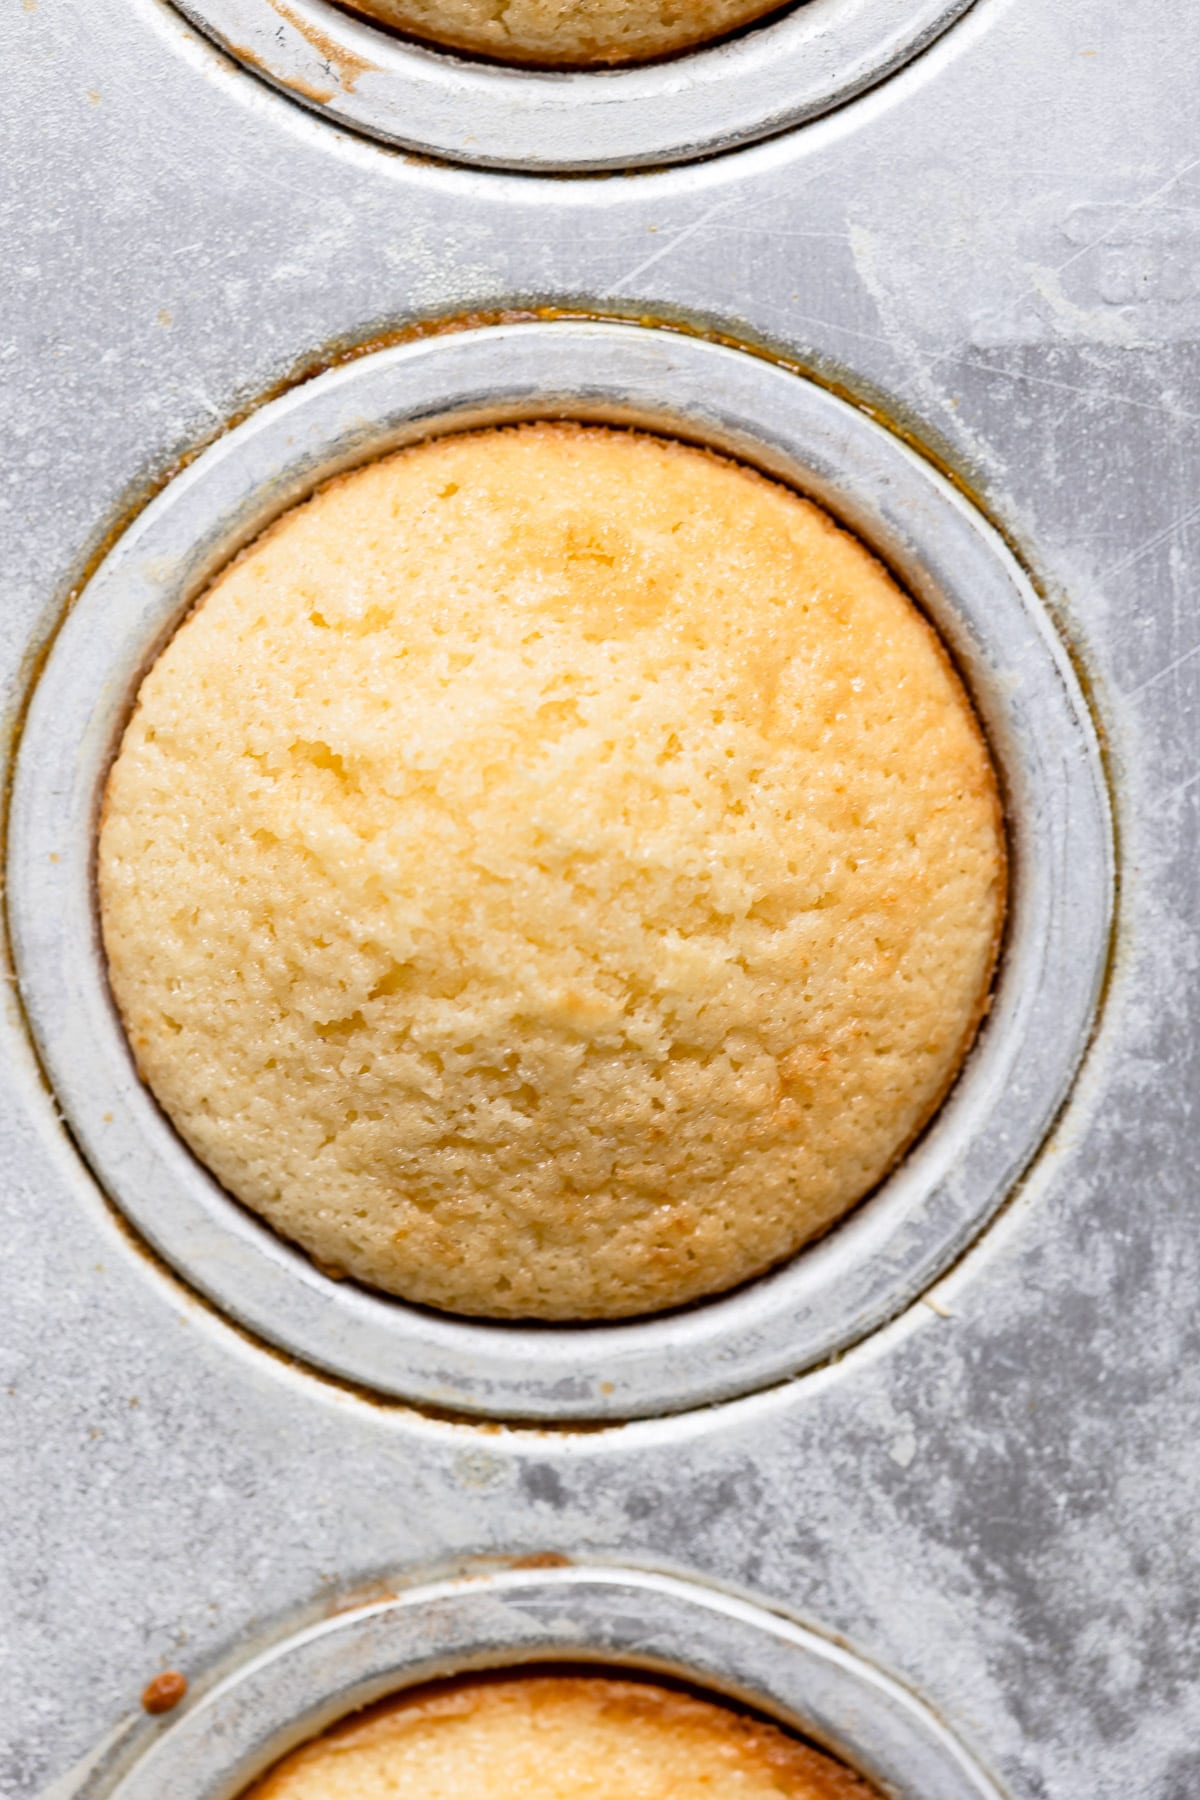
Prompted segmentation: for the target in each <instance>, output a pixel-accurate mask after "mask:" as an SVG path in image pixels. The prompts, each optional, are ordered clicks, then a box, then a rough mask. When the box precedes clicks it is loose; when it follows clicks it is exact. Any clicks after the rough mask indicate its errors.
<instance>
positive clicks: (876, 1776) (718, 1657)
mask: <svg viewBox="0 0 1200 1800" xmlns="http://www.w3.org/2000/svg"><path fill="white" fill-rule="evenodd" d="M554 1661H557V1662H594V1663H595V1664H597V1665H598V1667H605V1666H606V1667H608V1668H610V1669H618V1670H619V1669H620V1668H622V1667H624V1668H627V1669H630V1668H632V1669H637V1670H641V1671H646V1672H648V1673H657V1674H662V1675H667V1676H671V1677H674V1678H676V1679H682V1680H684V1681H687V1682H689V1683H690V1684H692V1685H693V1686H695V1687H698V1688H701V1689H703V1690H707V1691H708V1692H711V1693H712V1694H714V1695H715V1696H718V1697H722V1698H725V1699H728V1700H731V1701H733V1702H735V1703H738V1702H740V1703H741V1704H743V1705H748V1706H752V1707H754V1708H756V1709H757V1710H759V1711H761V1712H764V1713H766V1714H768V1715H770V1716H772V1717H774V1718H776V1719H777V1720H778V1721H779V1722H780V1723H781V1724H783V1725H784V1726H785V1727H787V1728H789V1729H791V1730H793V1731H795V1732H797V1733H798V1734H799V1735H801V1736H803V1737H806V1738H808V1739H810V1740H811V1741H812V1742H814V1743H816V1744H818V1745H819V1746H820V1747H821V1748H822V1749H824V1750H826V1751H828V1752H829V1753H830V1754H831V1755H833V1756H836V1757H838V1758H839V1759H840V1760H841V1761H843V1762H844V1763H846V1764H848V1765H849V1766H850V1767H851V1768H853V1769H856V1770H858V1771H859V1772H860V1773H861V1774H863V1775H864V1776H866V1777H867V1778H868V1779H869V1780H871V1781H873V1782H875V1783H876V1784H877V1785H878V1786H879V1787H880V1789H881V1790H882V1792H883V1793H884V1794H895V1795H897V1796H898V1795H900V1794H920V1795H921V1797H922V1800H1002V1797H1001V1794H1000V1790H999V1789H998V1788H997V1787H996V1786H995V1785H994V1783H993V1782H992V1780H991V1779H990V1778H989V1777H988V1776H987V1775H986V1774H985V1773H984V1772H983V1770H982V1769H981V1768H980V1767H979V1765H978V1763H977V1762H976V1761H975V1760H974V1758H973V1757H972V1756H970V1754H969V1753H968V1752H967V1751H966V1750H965V1749H964V1748H963V1746H962V1745H961V1744H960V1743H959V1742H958V1741H957V1739H956V1738H955V1737H954V1736H953V1735H952V1734H951V1732H950V1731H949V1730H948V1729H947V1727H946V1726H945V1725H943V1724H942V1723H941V1721H940V1720H939V1719H938V1718H937V1717H936V1716H935V1715H934V1714H933V1713H932V1712H931V1711H930V1710H929V1708H928V1707H927V1706H925V1705H924V1703H923V1702H922V1701H920V1700H918V1699H917V1698H916V1697H915V1696H914V1695H913V1694H911V1693H910V1692H909V1691H908V1690H907V1689H906V1688H904V1687H903V1686H902V1685H901V1684H900V1683H899V1682H898V1681H896V1680H895V1679H894V1678H892V1677H891V1676H889V1675H886V1674H884V1673H883V1672H882V1671H881V1670H878V1669H876V1668H874V1667H872V1666H871V1665H870V1664H869V1663H867V1662H865V1661H863V1660H862V1659H861V1658H860V1657H858V1656H857V1655H855V1654H854V1653H853V1652H852V1651H851V1650H849V1649H847V1648H845V1647H843V1646H842V1645H841V1644H839V1643H837V1642H835V1641H833V1640H832V1639H830V1638H828V1637H826V1636H824V1635H822V1634H821V1633H820V1632H818V1631H816V1630H814V1629H812V1628H811V1627H808V1626H804V1625H800V1624H796V1623H793V1622H791V1621H790V1620H788V1619H785V1618H783V1617H781V1616H780V1615H779V1614H777V1613H773V1612H767V1611H766V1610H765V1609H763V1608H762V1607H759V1606H756V1605H753V1604H751V1603H749V1602H747V1601H743V1600H739V1599H735V1598H732V1597H731V1596H727V1595H725V1594H723V1593H721V1592H719V1591H718V1590H716V1589H710V1588H706V1587H702V1586H701V1585H700V1584H699V1583H698V1582H694V1581H688V1580H683V1579H680V1578H679V1577H676V1576H667V1575H659V1574H657V1573H654V1572H650V1571H641V1570H624V1569H617V1568H607V1567H603V1566H599V1567H586V1566H571V1567H566V1568H561V1569H546V1570H539V1571H537V1572H536V1573H534V1572H527V1571H522V1570H506V1571H501V1572H498V1573H490V1574H484V1575H478V1576H473V1577H468V1578H466V1579H462V1580H457V1581H438V1582H431V1583H429V1584H427V1585H426V1584H423V1585H421V1586H419V1587H412V1588H408V1589H407V1590H405V1591H404V1592H402V1593H400V1594H398V1595H394V1596H392V1597H390V1598H388V1599H386V1600H383V1601H379V1602H377V1603H375V1604H373V1605H366V1606H363V1607H359V1608H356V1609H354V1610H353V1611H350V1612H345V1613H341V1614H339V1615H338V1616H337V1617H336V1618H334V1619H332V1620H329V1621H327V1622H324V1623H322V1624H319V1625H315V1626H311V1627H309V1628H308V1629H307V1630H303V1631H300V1632H298V1633H297V1634H296V1635H295V1636H293V1637H290V1638H287V1639H285V1640H284V1641H283V1642H281V1643H279V1644H276V1645H274V1646H273V1647H272V1648H271V1649H269V1650H267V1651H265V1652H264V1653H263V1654H262V1655H260V1656H258V1657H256V1658H254V1659H252V1660H251V1661H250V1662H248V1663H247V1664H245V1665H244V1666H243V1667H242V1668H240V1669H238V1670H236V1671H235V1672H234V1673H233V1674H232V1675H230V1676H228V1677H226V1679H224V1680H223V1681H220V1682H219V1683H218V1684H217V1685H216V1686H214V1687H213V1688H211V1689H209V1690H208V1692H206V1693H204V1694H202V1695H201V1696H200V1697H199V1698H198V1699H197V1700H196V1701H194V1702H193V1703H191V1704H190V1705H189V1706H188V1707H187V1709H186V1710H185V1711H183V1712H181V1714H180V1715H179V1716H178V1718H175V1719H172V1721H171V1723H170V1724H169V1725H168V1726H167V1727H166V1729H165V1730H164V1729H159V1730H158V1731H153V1730H152V1728H145V1729H144V1730H143V1732H142V1734H141V1739H140V1744H134V1745H126V1746H125V1747H124V1754H122V1755H121V1756H120V1757H119V1764H120V1769H121V1772H120V1773H118V1774H116V1775H115V1777H114V1774H113V1772H112V1762H111V1760H110V1761H108V1762H107V1764H102V1765H101V1769H100V1770H98V1771H97V1772H96V1775H95V1777H94V1778H93V1779H90V1780H86V1779H85V1780H84V1782H83V1783H82V1784H81V1785H80V1786H79V1787H78V1788H77V1789H76V1790H75V1792H74V1795H73V1800H161V1796H162V1795H163V1794H170V1795H171V1797H172V1800H238V1797H239V1796H240V1795H242V1794H243V1793H244V1791H245V1789H246V1787H247V1786H248V1785H249V1783H250V1782H252V1781H253V1780H255V1779H256V1778H257V1777H258V1776H260V1775H262V1774H264V1773H265V1772H266V1771H267V1770H268V1769H269V1768H270V1767H271V1766H272V1764H273V1763H275V1762H276V1761H278V1759H279V1758H280V1757H282V1756H285V1755H286V1754H287V1752H288V1751H289V1750H291V1749H294V1748H296V1747H297V1746H298V1745H299V1744H302V1743H304V1742H306V1741H307V1740H308V1739H310V1738H312V1737H315V1736H316V1735H318V1734H319V1733H320V1732H321V1731H323V1730H326V1729H327V1728H328V1727H329V1726H330V1725H332V1724H334V1723H335V1722H336V1721H337V1720H338V1719H340V1718H344V1717H345V1716H346V1715H347V1714H349V1713H352V1712H355V1711H357V1710H359V1709H360V1708H361V1707H364V1706H368V1705H371V1704H372V1703H374V1702H375V1701H378V1700H382V1699H385V1698H387V1697H388V1696H389V1695H392V1694H396V1693H399V1692H402V1691H403V1690H404V1689H405V1688H408V1687H415V1686H417V1685H419V1684H421V1683H424V1682H427V1681H431V1680H437V1679H441V1678H444V1677H446V1676H453V1675H458V1674H466V1673H470V1672H473V1671H480V1670H485V1669H500V1668H519V1667H520V1666H521V1665H523V1664H530V1663H538V1662H541V1663H545V1662H554ZM130 1752H132V1757H133V1760H132V1763H131V1761H130Z"/></svg>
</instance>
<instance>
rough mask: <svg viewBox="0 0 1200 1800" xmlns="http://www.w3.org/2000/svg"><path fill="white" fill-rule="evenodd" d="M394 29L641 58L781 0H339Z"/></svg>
mask: <svg viewBox="0 0 1200 1800" xmlns="http://www.w3.org/2000/svg"><path fill="white" fill-rule="evenodd" d="M345 3H346V4H348V5H349V6H350V7H351V9H352V10H353V11H355V12H360V13H365V14H367V15H368V16H370V17H371V18H374V19H377V20H379V21H381V22H382V23H383V24H385V25H390V26H391V27H392V28H393V30H396V31H402V32H405V33H408V34H409V35H411V36H415V37H418V38H423V39H426V40H427V41H429V42H431V43H434V44H442V45H444V46H446V47H447V48H449V49H452V50H465V51H467V52H469V53H473V54H475V55H477V56H487V57H495V58H498V59H499V60H501V61H504V62H517V63H534V64H540V65H542V66H546V67H553V66H555V65H559V66H564V67H572V68H579V67H586V66H587V65H588V64H601V65H604V64H615V63H630V62H644V61H646V60H648V59H650V58H653V57H656V56H667V55H669V54H671V53H672V52H674V51H680V50H689V49H691V48H693V47H694V46H696V45H699V44H704V43H708V42H710V41H711V40H712V39H713V38H718V37H723V36H724V35H725V33H726V32H730V31H734V30H736V29H737V28H738V27H739V26H742V25H748V24H750V23H751V22H752V21H753V20H755V19H760V18H762V17H763V16H764V15H765V14H767V13H770V12H774V11H775V10H776V9H777V8H778V7H779V4H780V0H345Z"/></svg>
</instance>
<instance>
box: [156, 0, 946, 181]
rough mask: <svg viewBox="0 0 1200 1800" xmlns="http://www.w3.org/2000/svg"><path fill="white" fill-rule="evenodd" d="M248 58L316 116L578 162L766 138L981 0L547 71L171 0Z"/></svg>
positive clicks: (865, 9) (293, 13)
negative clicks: (614, 64)
mask: <svg viewBox="0 0 1200 1800" xmlns="http://www.w3.org/2000/svg"><path fill="white" fill-rule="evenodd" d="M175 4H176V6H177V7H178V9H179V10H180V11H181V12H182V13H183V14H184V15H185V16H186V17H187V19H188V20H190V22H191V23H192V24H193V25H195V26H196V27H197V28H198V29H199V30H200V31H202V32H204V33H205V35H206V36H208V37H209V38H211V39H213V40H214V41H215V42H216V43H217V44H218V45H219V46H220V47H221V48H222V49H223V50H224V51H225V52H226V53H227V54H228V55H229V56H231V57H233V58H234V60H235V61H236V62H239V63H240V64H241V65H242V67H243V68H245V69H248V70H250V71H251V72H252V73H254V74H256V75H259V76H262V77H264V78H265V79H266V80H267V81H268V82H270V83H271V84H272V85H273V86H275V87H277V88H280V89H282V90H283V92H285V93H286V94H288V95H290V97H291V98H292V99H294V100H298V101H299V102H301V104H303V105H304V106H306V107H308V108H309V109H310V110H311V111H313V112H315V113H317V114H318V115H319V116H320V117H323V118H325V119H328V120H329V121H330V122H331V123H333V124H336V125H338V126H349V127H351V128H352V129H353V130H355V131H357V132H361V133H363V134H364V135H366V136H368V137H371V138H375V139H378V140H380V141H381V142H383V143H385V144H389V145H392V146H394V147H396V148H399V149H402V150H407V151H415V152H417V153H418V154H421V155H426V156H433V157H436V158H438V159H439V160H441V161H444V162H450V163H461V164H465V165H468V166H472V167H478V168H485V169H487V168H490V169H509V170H513V171H519V172H524V173H543V174H559V175H564V174H587V173H589V172H600V171H604V170H616V169H633V168H653V167H656V166H659V167H661V166H665V165H668V164H672V163H682V162H690V161H693V160H695V159H697V158H700V157H705V156H711V155H714V154H716V153H718V152H720V151H724V150H731V149H735V148H737V147H739V146H741V145H745V144H750V143H754V142H756V141H758V140H760V139H762V138H767V137H773V136H775V135H776V134H778V133H779V132H782V131H785V130H788V129H789V128H790V127H792V126H796V125H799V124H802V123H804V122H806V121H807V120H810V119H814V118H817V117H819V116H820V115H821V114H822V113H826V112H829V111H831V110H832V109H833V108H834V107H837V106H840V105H842V104H843V103H844V102H845V101H847V100H850V99H853V97H854V96H855V95H856V94H859V93H862V92H863V91H864V90H865V89H867V88H869V87H873V86H874V85H875V84H876V83H877V82H879V81H882V80H883V79H884V78H885V77H887V76H888V75H891V74H893V73H894V72H895V71H896V70H897V69H899V68H900V67H902V66H903V65H904V64H905V63H907V62H909V61H910V60H911V59H912V58H913V57H914V56H916V55H918V54H919V53H920V52H921V51H922V50H924V49H925V48H926V47H927V46H928V45H929V44H931V43H932V42H933V41H934V39H935V38H937V37H940V36H941V34H942V33H943V32H944V31H946V30H948V28H949V27H950V26H951V25H952V24H954V22H955V21H956V20H957V19H959V18H961V17H962V15H963V14H964V13H965V12H966V11H967V10H968V8H969V7H970V6H972V5H973V4H974V0H908V4H906V5H903V6H897V5H896V3H895V0H799V3H798V4H797V5H796V6H795V7H794V9H793V10H792V11H790V12H788V13H785V14H784V15H783V16H782V17H780V18H776V19H773V20H769V21H768V22H766V23H764V24H762V25H759V26H753V25H752V26H750V27H748V28H747V29H746V30H745V31H744V32H743V33H741V34H740V35H738V36H735V37H732V38H730V39H728V40H727V41H725V42H723V43H718V44H715V45H711V46H708V47H701V48H699V49H697V50H694V51H692V52H690V53H686V54H683V55H680V56H676V57H673V58H670V59H667V60H665V61H663V62H659V63H652V64H648V65H641V66H634V67H630V68H620V69H604V70H595V71H592V70H588V71H571V72H563V73H555V72H553V71H546V70H536V69H535V70H531V69H521V68H517V67H512V66H505V65H501V64H496V63H487V62H482V61H475V60H471V59H469V58H467V57H465V56H461V55H455V54H453V53H451V52H449V51H446V50H438V49H434V48H431V47H429V46H426V45H422V44H418V43H416V42H413V41H410V40H406V39H404V38H401V37H398V36H395V35H393V34H392V33H391V32H388V31H387V30H386V29H385V28H384V27H383V26H376V25H372V24H369V23H368V22H367V21H365V20H364V19H362V18H359V17H355V16H354V15H352V14H350V13H343V12H341V11H340V10H338V9H337V8H336V7H334V6H332V5H330V4H329V3H328V0H287V3H286V5H285V4H284V0H175Z"/></svg>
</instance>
